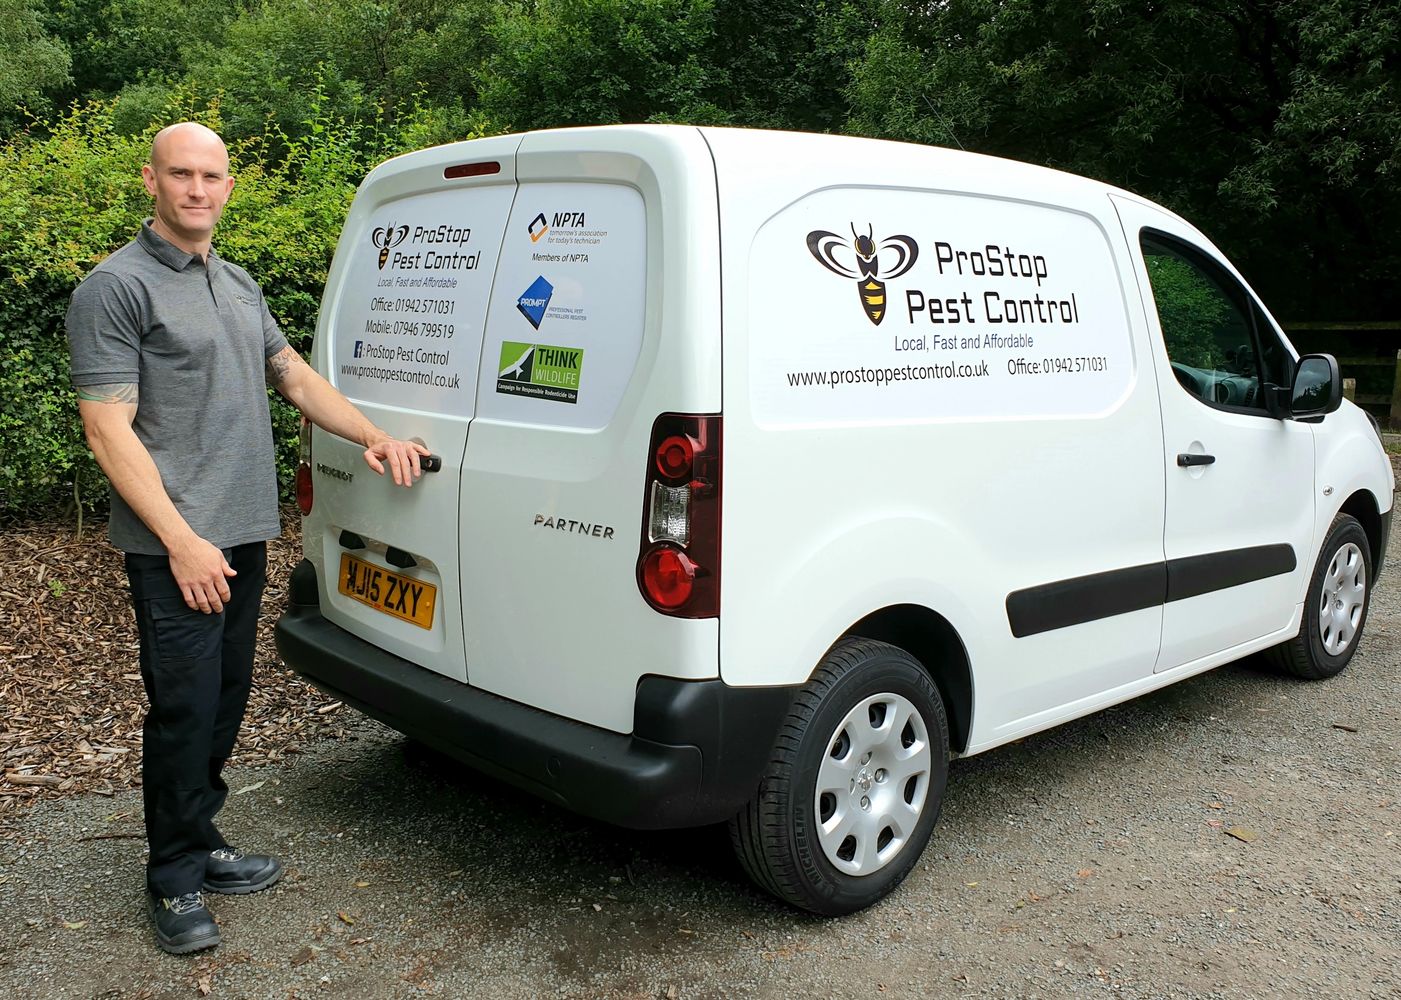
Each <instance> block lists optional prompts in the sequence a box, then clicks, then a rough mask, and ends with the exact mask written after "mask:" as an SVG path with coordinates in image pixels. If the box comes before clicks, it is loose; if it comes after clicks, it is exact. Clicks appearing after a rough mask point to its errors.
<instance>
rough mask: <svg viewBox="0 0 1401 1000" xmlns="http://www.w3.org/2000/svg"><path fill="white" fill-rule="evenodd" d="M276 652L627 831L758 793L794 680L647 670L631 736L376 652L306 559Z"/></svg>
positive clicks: (310, 674)
mask: <svg viewBox="0 0 1401 1000" xmlns="http://www.w3.org/2000/svg"><path fill="white" fill-rule="evenodd" d="M276 637H277V650H278V652H279V653H280V654H281V655H282V658H283V659H284V660H285V661H286V662H287V665H288V666H290V667H291V668H292V669H293V670H295V671H297V673H299V674H301V675H302V676H303V677H305V678H306V679H307V680H309V681H310V682H311V683H312V684H314V685H315V686H316V687H318V688H320V689H321V690H323V691H325V692H326V693H327V694H330V695H332V696H334V697H336V698H339V699H341V700H342V701H344V702H345V703H346V704H348V705H352V706H354V707H355V708H357V709H359V710H360V711H362V712H364V713H365V714H366V715H369V716H372V717H374V718H376V719H379V720H380V721H381V722H384V723H386V724H387V725H389V726H392V727H393V728H395V729H397V730H398V731H399V732H401V733H404V734H406V735H408V736H411V737H413V738H415V739H418V740H421V741H422V742H424V743H427V744H429V745H430V746H433V747H435V748H437V749H438V750H441V751H442V752H444V753H446V754H448V755H450V756H452V757H455V758H457V759H459V760H462V761H464V762H465V763H468V764H470V765H472V766H473V767H476V768H478V769H479V770H482V771H485V772H486V773H488V774H492V775H495V776H496V777H498V778H501V779H502V780H505V781H507V782H510V783H511V784H514V785H517V786H519V787H521V788H524V789H525V790H527V791H529V792H532V793H534V794H536V795H539V796H540V797H541V798H544V799H548V800H549V801H552V802H555V803H557V804H559V805H562V806H564V807H566V808H568V809H572V810H574V811H575V812H579V813H582V814H584V815H586V816H593V817H596V818H598V819H603V820H607V821H609V822H612V823H617V824H618V825H620V826H628V827H633V828H636V829H665V828H671V827H685V826H700V825H703V824H706V823H716V822H720V821H722V820H726V819H728V818H730V817H731V816H733V815H734V814H735V813H736V812H738V811H739V809H740V808H742V807H743V806H744V804H745V803H746V802H747V801H748V800H749V799H750V798H751V797H752V796H753V795H754V793H755V791H756V790H757V788H758V785H759V778H760V776H761V774H762V772H763V769H764V767H765V765H766V764H767V762H768V759H769V752H770V750H771V749H772V747H773V742H774V736H775V735H776V733H777V732H778V728H779V726H780V725H781V724H782V722H783V719H784V717H785V716H786V714H787V712H788V706H789V703H790V701H791V699H792V696H793V693H794V691H795V690H796V689H794V688H789V687H782V688H735V687H730V686H728V685H726V684H725V683H724V682H723V681H719V680H707V681H684V680H677V679H675V678H670V677H658V676H651V675H649V676H646V677H643V678H642V679H641V680H640V681H639V682H638V685H637V693H636V697H635V702H634V715H633V732H632V733H630V734H623V733H615V732H612V731H610V730H606V729H600V728H598V727H595V726H589V725H585V724H583V723H580V722H576V721H574V720H572V719H566V718H563V717H561V716H558V715H553V714H551V713H549V712H543V711H541V710H539V709H536V708H531V707H530V706H528V705H523V704H521V703H519V702H514V701H509V700H507V699H505V698H501V697H498V696H497V695H493V694H490V693H488V692H485V691H482V690H479V689H477V688H474V687H472V686H470V685H468V684H462V683H459V682H458V681H454V680H451V679H449V678H446V677H443V676H442V675H441V674H436V673H434V672H432V671H431V670H425V669H424V668H422V667H419V666H417V665H415V664H413V663H410V662H408V661H407V660H404V659H401V658H399V657H397V656H394V655H392V654H390V653H386V652H385V651H384V650H382V649H380V648H379V647H378V646H375V645H373V644H371V643H368V642H366V641H364V640H363V639H360V638H357V637H356V636H353V635H351V634H350V633H349V632H346V631H344V630H343V629H341V628H340V627H339V626H337V625H334V624H332V623H331V622H329V621H327V620H326V619H325V618H324V617H323V616H322V614H321V609H320V606H319V604H318V603H317V587H316V569H315V567H314V566H312V565H311V563H309V562H307V561H305V560H303V562H302V563H301V564H300V565H299V566H297V568H296V569H295V570H294V571H293V573H292V580H291V586H290V587H289V602H288V608H287V611H286V613H284V614H283V615H282V617H281V618H280V619H279V620H278V622H277V630H276Z"/></svg>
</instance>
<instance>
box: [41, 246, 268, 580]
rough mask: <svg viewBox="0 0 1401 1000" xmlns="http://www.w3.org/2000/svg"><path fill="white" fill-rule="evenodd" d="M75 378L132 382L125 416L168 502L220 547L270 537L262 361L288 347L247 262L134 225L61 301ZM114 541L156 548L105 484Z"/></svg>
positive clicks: (87, 382)
mask: <svg viewBox="0 0 1401 1000" xmlns="http://www.w3.org/2000/svg"><path fill="white" fill-rule="evenodd" d="M67 327H68V345H69V350H70V353H71V355H72V361H73V385H74V386H91V385H105V384H109V383H134V384H135V385H136V386H137V388H138V393H139V398H138V401H137V409H136V420H135V422H134V423H133V425H132V427H133V429H134V430H135V431H136V436H137V438H139V439H140V441H141V443H142V444H144V445H145V446H146V449H147V450H148V451H149V452H150V453H151V457H152V458H153V459H154V460H155V463H156V468H157V469H158V470H159V471H160V476H161V482H162V483H163V484H164V486H165V491H166V493H167V494H168V495H169V496H170V499H171V501H172V502H174V504H175V508H176V509H177V510H178V511H180V513H181V515H182V516H183V517H184V518H185V520H186V521H188V522H189V525H190V527H191V528H193V529H194V530H195V532H196V533H197V534H198V535H200V537H202V538H205V539H207V540H208V541H210V542H212V543H213V544H214V545H217V546H218V547H219V548H229V547H231V546H234V545H242V544H244V543H245V542H256V541H263V540H266V539H269V538H276V537H277V535H278V531H279V525H278V519H277V465H276V459H275V457H274V451H273V439H272V421H271V418H270V416H269V413H268V399H267V382H266V368H265V364H266V360H267V359H268V358H269V357H271V356H272V355H274V354H276V353H277V352H278V351H280V350H282V349H283V348H284V347H286V346H287V341H286V340H285V339H284V338H283V336H282V334H281V332H280V331H279V330H278V329H277V323H276V322H275V321H274V320H273V318H272V315H271V314H270V313H269V312H268V307H267V303H266V302H265V301H264V300H263V293H262V290H261V289H260V288H259V287H258V286H257V284H256V283H255V282H254V281H253V279H252V278H250V277H249V276H248V272H247V271H245V270H243V268H241V267H238V266H237V265H235V264H230V263H229V262H228V261H226V260H223V259H222V258H220V257H219V255H218V254H216V253H214V252H213V251H212V250H211V251H210V252H209V258H208V263H207V264H206V263H205V261H203V260H201V259H200V258H199V257H198V256H197V255H194V254H188V253H185V251H183V250H181V249H179V248H178V247H176V246H174V245H173V244H171V243H169V242H168V241H166V240H164V239H162V238H161V237H160V236H158V235H156V233H154V232H153V231H152V230H151V220H150V219H147V220H146V221H145V222H144V223H143V224H142V226H141V232H140V234H138V235H137V237H136V239H134V240H133V241H132V242H130V243H128V244H127V245H126V246H124V247H122V248H121V249H120V250H118V251H116V252H115V253H113V254H112V255H111V256H110V257H108V258H107V259H106V260H104V261H103V262H102V263H101V264H99V265H98V266H97V267H95V268H94V269H93V271H92V273H91V274H89V275H88V276H87V278H85V279H84V280H83V282H82V284H80V285H79V286H78V287H77V289H75V290H74V292H73V299H72V301H71V303H70V304H69V306H68V320H67ZM108 533H109V535H110V536H111V539H112V544H113V545H115V546H117V548H119V549H122V550H124V551H126V552H138V553H145V554H149V555H163V554H164V553H165V547H164V546H162V545H161V543H160V541H159V540H158V539H157V538H156V536H155V535H153V534H152V533H151V532H150V530H149V529H148V528H147V527H146V525H145V524H144V523H142V521H141V519H140V518H139V517H137V516H136V514H135V513H133V512H132V510H131V508H130V507H128V506H127V504H126V502H125V501H124V500H123V499H122V498H121V496H120V495H119V494H118V493H117V491H116V490H113V491H112V519H111V522H110V524H109V525H108Z"/></svg>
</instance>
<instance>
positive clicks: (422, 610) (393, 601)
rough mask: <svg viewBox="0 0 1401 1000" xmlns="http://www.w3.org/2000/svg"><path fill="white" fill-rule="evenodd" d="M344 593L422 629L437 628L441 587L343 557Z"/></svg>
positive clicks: (341, 577)
mask: <svg viewBox="0 0 1401 1000" xmlns="http://www.w3.org/2000/svg"><path fill="white" fill-rule="evenodd" d="M339 588H340V592H341V593H342V594H344V595H345V596H346V597H350V598H353V599H355V600H357V601H359V602H360V603H361V604H368V605H369V606H370V607H372V608H374V609H375V610H376V611H383V612H384V613H385V614H387V615H393V616H394V617H395V618H399V619H402V620H403V621H406V622H409V623H410V624H413V625H417V626H418V627H419V628H432V627H433V607H434V605H435V604H436V603H437V600H438V588H437V587H435V586H433V585H432V584H431V583H424V582H423V581H422V580H414V579H411V578H410V577H407V576H400V575H399V574H398V573H391V572H389V570H387V569H381V568H380V567H378V566H372V565H370V564H369V563H367V562H362V561H361V560H359V559H356V558H355V557H354V556H351V555H346V554H345V553H342V554H341V576H340V583H339Z"/></svg>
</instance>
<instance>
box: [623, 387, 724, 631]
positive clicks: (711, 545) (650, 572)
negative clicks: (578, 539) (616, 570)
mask: <svg viewBox="0 0 1401 1000" xmlns="http://www.w3.org/2000/svg"><path fill="white" fill-rule="evenodd" d="M720 427H721V425H720V417H719V416H718V415H706V416H702V415H695V414H684V413H664V414H662V415H661V416H660V417H658V418H657V420H656V423H654V424H653V425H652V440H651V445H650V451H649V454H648V461H647V477H646V483H645V487H644V490H645V492H644V510H643V518H642V540H641V545H640V550H639V552H638V557H637V583H638V587H639V588H640V589H641V591H642V596H643V597H644V598H646V600H647V603H648V604H650V605H651V606H652V607H653V608H655V609H656V610H658V611H660V612H662V613H663V614H669V615H676V616H678V617H682V618H712V617H714V616H716V615H718V614H719V613H720V467H721V460H720Z"/></svg>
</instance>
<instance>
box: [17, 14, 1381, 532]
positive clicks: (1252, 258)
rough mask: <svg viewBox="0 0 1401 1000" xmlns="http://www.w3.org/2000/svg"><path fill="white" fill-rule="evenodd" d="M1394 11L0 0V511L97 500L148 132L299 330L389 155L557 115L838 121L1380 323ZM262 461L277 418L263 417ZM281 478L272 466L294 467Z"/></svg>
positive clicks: (284, 458)
mask: <svg viewBox="0 0 1401 1000" xmlns="http://www.w3.org/2000/svg"><path fill="white" fill-rule="evenodd" d="M1399 14H1401V0H1373V2H1362V0H1322V2H1320V0H1280V2H1276V3H1261V2H1259V0H1154V2H1153V3H1151V4H1135V3H1127V2H1123V0H943V2H940V3H932V4H910V3H897V2H893V0H866V2H863V3H852V2H842V0H801V2H799V0H772V2H759V0H258V2H256V3H255V2H252V0H206V2H205V3H203V4H199V5H190V4H186V3H182V2H178V0H49V2H47V3H41V2H39V0H0V51H4V52H5V53H6V57H5V59H4V61H0V352H3V357H4V358H5V359H6V363H5V364H4V365H3V366H0V398H3V400H4V403H3V410H0V513H7V514H11V515H13V514H17V513H27V512H39V511H53V510H55V509H58V508H61V507H63V506H64V505H67V506H69V507H71V506H72V505H73V504H75V503H79V504H100V503H101V502H102V500H103V495H104V492H105V490H104V488H103V487H102V485H101V481H100V473H98V472H97V470H96V469H95V468H94V466H93V464H92V460H91V457H90V456H89V455H88V453H87V449H86V447H85V446H84V445H83V442H82V438H81V430H80V428H79V426H78V423H77V417H76V407H75V405H74V403H73V400H72V393H71V391H70V390H69V388H68V384H67V373H68V361H67V352H66V343H65V341H64V337H63V314H64V311H65V310H66V308H67V300H68V296H69V294H70V293H71V291H72V288H73V286H74V285H75V284H76V282H77V281H79V280H81V278H82V276H83V275H84V274H86V273H87V271H88V270H90V269H91V267H92V266H93V265H94V264H96V263H97V262H98V261H99V260H101V259H102V258H103V257H104V256H105V255H106V254H107V253H110V252H111V251H112V250H114V249H116V248H117V247H118V246H120V245H122V244H123V243H125V242H126V241H127V240H128V239H130V237H131V235H132V234H133V233H134V231H135V229H136V227H137V225H138V224H139V221H140V219H141V218H142V217H143V216H144V215H145V214H146V213H147V202H146V198H145V195H144V192H143V191H142V189H141V186H140V183H139V180H138V176H137V175H138V171H139V168H140V165H141V164H142V163H143V162H144V160H145V158H146V153H147V150H148V148H149V143H150V138H151V136H152V135H153V134H154V132H155V130H156V129H158V128H159V127H160V126H162V125H165V124H168V123H169V122H171V121H176V120H181V119H186V118H193V119H196V120H200V121H204V122H206V123H207V124H210V125H211V126H213V127H215V128H216V129H218V130H219V131H220V132H221V134H223V135H224V137H225V138H226V139H227V140H228V141H229V143H230V151H231V155H232V158H233V162H234V170H235V173H236V175H237V176H238V178H239V183H238V186H237V187H236V188H235V193H234V198H233V200H232V201H231V203H230V205H229V208H228V211H227V213H226V218H225V221H224V222H223V223H222V224H221V227H220V230H219V232H218V234H217V239H216V243H217V245H218V247H219V249H220V252H221V253H222V254H223V255H224V256H226V257H228V258H229V259H231V260H234V261H236V262H237V263H240V264H242V265H243V266H245V267H247V268H248V269H249V270H250V271H251V272H252V273H253V274H254V276H255V277H256V278H258V279H259V280H260V281H261V282H262V283H263V285H264V289H265V291H266V292H267V295H268V299H269V302H270V304H271V306H272V309H273V312H274V314H275V315H276V316H277V318H278V320H279V321H280V322H281V323H282V324H283V327H284V330H285V331H286V333H287V334H288V338H289V340H290V341H291V342H292V343H293V344H294V345H295V346H297V347H298V348H300V349H302V350H305V349H306V348H307V347H308V346H309V337H310V335H311V331H312V329H313V328H314V325H315V316H316V310H317V307H318V302H319V296H320V288H321V283H322V282H323V280H324V278H325V273H326V269H327V267H328V265H329V262H330V257H331V254H332V252H333V249H334V246H335V241H336V237H337V234H338V231H339V228H340V223H341V220H342V219H343V217H344V213H345V211H346V209H347V207H348V205H349V201H350V199H351V197H352V195H353V192H354V188H355V186H356V184H358V182H359V180H360V178H361V177H363V175H364V173H365V172H366V171H367V170H368V169H369V168H370V167H372V166H373V165H374V164H375V163H376V162H378V161H379V160H380V159H383V158H384V157H385V156H388V155H391V154H393V153H396V152H400V151H404V150H407V149H413V148H419V147H422V146H425V145H431V144H433V143H436V142H444V141H451V140H455V139H462V138H469V137H472V136H476V135H482V134H489V133H498V132H506V131H515V130H523V129H528V128H540V127H549V126H557V125H576V124H588V123H608V122H618V121H673V122H694V123H697V124H724V125H740V126H755V127H768V128H794V129H804V130H813V131H829V132H847V133H852V134H861V135H872V136H880V137H885V138H892V139H899V140H906V141H914V142H924V143H934V144H938V145H947V146H955V147H961V148H965V149H970V150H976V151H980V152H987V153H993V154H996V155H1001V156H1008V157H1012V158H1016V159H1021V160H1027V161H1030V162H1035V163H1041V164H1046V165H1049V166H1053V167H1058V168H1062V169H1067V170H1072V171H1074V172H1077V173H1082V174H1087V175H1089V176H1093V177H1098V178H1101V179H1103V180H1106V181H1108V182H1110V183H1113V184H1117V185H1120V186H1122V187H1126V188H1129V189H1130V190H1134V191H1137V192H1140V193H1142V194H1144V195H1146V196H1148V197H1150V198H1152V199H1154V200H1156V201H1159V202H1161V203H1163V204H1165V205H1167V206H1169V207H1171V208H1174V209H1176V210H1178V211H1179V212H1181V213H1182V214H1184V215H1186V216H1187V217H1189V218H1191V219H1192V220H1193V221H1194V222H1197V223H1198V224H1199V225H1200V226H1201V228H1203V229H1204V230H1205V231H1206V233H1207V234H1208V235H1209V236H1211V237H1212V238H1213V239H1214V240H1215V241H1216V242H1217V243H1218V245H1220V246H1221V247H1222V249H1223V250H1225V251H1226V253H1227V254H1228V255H1230V256H1231V258H1232V260H1233V261H1234V262H1235V263H1237V265H1238V266H1240V268H1241V270H1242V271H1243V272H1244V273H1245V274H1246V276H1247V278H1249V279H1250V280H1251V282H1252V284H1253V285H1254V286H1255V288H1256V289H1257V290H1258V291H1259V292H1260V293H1261V294H1262V296H1263V297H1264V298H1265V301H1266V302H1267V303H1268V304H1269V305H1270V306H1271V308H1272V310H1273V311H1274V312H1275V314H1276V315H1277V316H1281V317H1285V318H1290V319H1317V318H1347V319H1350V320H1371V319H1384V320H1394V319H1396V318H1397V317H1398V316H1401V285H1399V284H1398V283H1397V281H1396V280H1395V278H1394V277H1393V276H1394V275H1395V274H1396V273H1398V268H1401V248H1398V246H1397V245H1396V241H1395V239H1394V237H1393V234H1394V233H1396V232H1397V231H1398V228H1401V193H1398V184H1397V181H1398V176H1397V175H1398V172H1401V102H1399V101H1398V96H1401V95H1398V85H1399V84H1401V66H1399V65H1398V62H1401V27H1399V26H1398V25H1401V18H1399V17H1398V15H1399ZM274 419H275V422H276V425H277V432H278V438H279V442H280V444H281V447H282V453H281V462H282V464H283V465H284V472H285V471H286V469H287V468H289V467H290V464H291V462H292V459H293V448H294V441H293V438H294V429H295V421H294V419H293V416H292V415H291V414H290V413H289V412H288V411H287V410H286V409H285V408H283V407H281V406H280V404H278V405H277V407H276V408H275V412H274ZM289 481H290V477H289V476H287V475H284V482H289Z"/></svg>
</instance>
